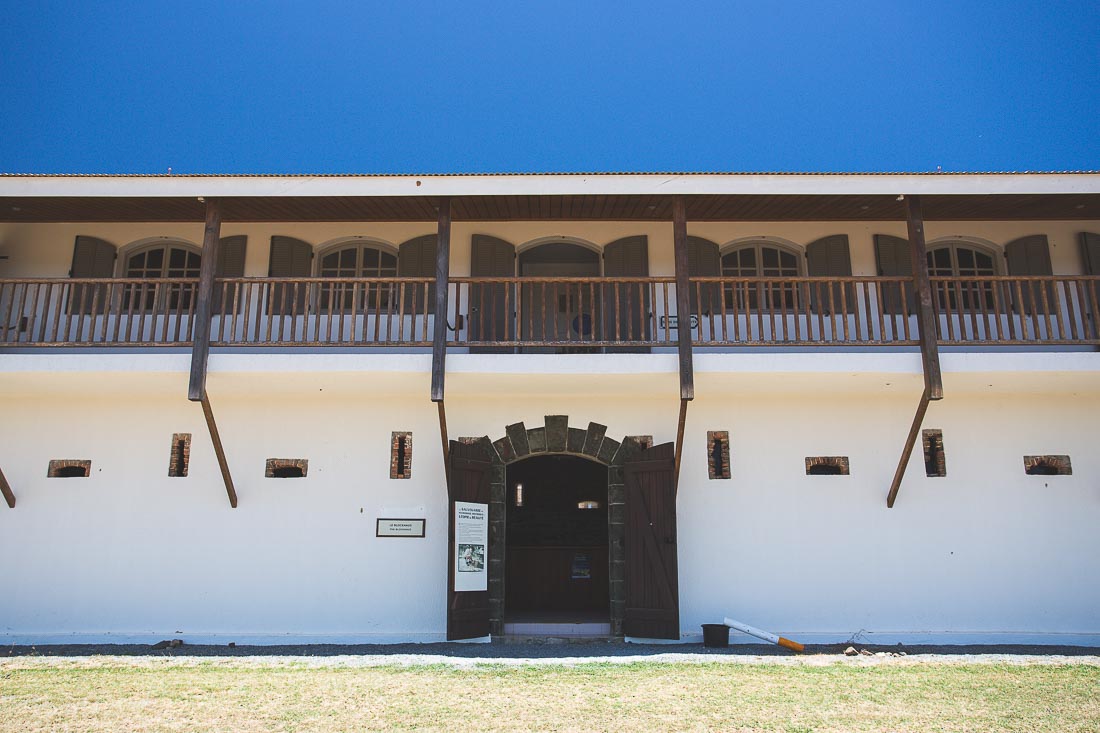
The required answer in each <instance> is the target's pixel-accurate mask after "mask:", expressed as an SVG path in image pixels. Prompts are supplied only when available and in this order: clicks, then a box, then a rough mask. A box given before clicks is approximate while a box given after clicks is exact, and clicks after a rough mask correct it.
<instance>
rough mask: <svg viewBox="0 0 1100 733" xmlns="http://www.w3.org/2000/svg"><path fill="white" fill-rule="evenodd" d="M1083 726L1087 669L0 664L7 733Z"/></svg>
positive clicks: (1094, 707) (0, 722)
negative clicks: (9, 732)
mask: <svg viewBox="0 0 1100 733" xmlns="http://www.w3.org/2000/svg"><path fill="white" fill-rule="evenodd" d="M404 729H415V730H440V731H449V732H456V733H457V732H464V731H519V730H540V731H542V730H545V731H575V730H576V731H579V730H612V729H614V730H622V731H646V732H647V733H653V732H654V731H663V730H724V731H735V730H765V731H974V730H981V731H989V730H1004V731H1059V733H1062V732H1065V731H1096V730H1098V729H1100V666H1097V665H1095V664H1080V663H1067V664H1044V665H1015V664H1012V665H1009V664H980V665H966V664H936V663H928V664H905V665H890V664H882V665H875V666H854V665H850V664H843V663H839V664H829V665H782V666H781V665H775V664H752V665H749V664H744V665H742V664H728V663H725V664H651V663H639V664H626V665H624V664H580V665H577V666H538V667H536V666H524V667H503V666H481V667H477V668H473V669H458V668H454V667H444V666H437V667H392V666H391V667H358V668H357V667H321V668H318V667H313V666H308V667H307V666H304V665H286V664H270V665H265V664H256V663H249V664H244V663H234V662H233V661H224V660H221V661H217V662H203V663H187V664H183V663H175V662H171V661H166V662H165V663H164V664H157V665H134V664H130V663H127V662H126V661H125V660H118V659H114V660H112V659H105V660H93V661H91V662H82V661H78V660H48V662H47V660H34V659H22V660H20V659H13V660H7V661H4V662H2V663H0V732H3V733H7V732H8V731H20V732H23V731H92V732H98V731H112V732H114V731H123V730H125V731H240V732H247V731H344V730H347V731H351V730H355V731H359V730H404Z"/></svg>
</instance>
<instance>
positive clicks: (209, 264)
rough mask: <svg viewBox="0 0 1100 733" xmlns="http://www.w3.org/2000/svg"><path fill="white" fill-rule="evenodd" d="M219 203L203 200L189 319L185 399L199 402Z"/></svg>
mask: <svg viewBox="0 0 1100 733" xmlns="http://www.w3.org/2000/svg"><path fill="white" fill-rule="evenodd" d="M221 226H222V215H221V207H220V206H218V202H217V200H216V199H207V200H206V231H205V232H204V234H203V237H202V260H201V264H200V265H199V291H198V293H197V295H196V296H195V317H194V319H193V321H192V323H193V325H192V333H193V334H194V335H193V338H192V347H191V381H190V383H189V384H188V387H187V399H189V400H191V401H192V402H199V401H201V400H203V399H205V398H206V363H207V359H208V358H209V356H210V322H211V320H212V319H213V317H214V313H213V303H214V275H215V273H216V272H217V271H218V243H219V241H220V239H221Z"/></svg>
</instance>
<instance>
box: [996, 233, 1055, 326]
mask: <svg viewBox="0 0 1100 733" xmlns="http://www.w3.org/2000/svg"><path fill="white" fill-rule="evenodd" d="M1005 260H1006V261H1007V262H1008V274H1009V275H1016V276H1020V277H1026V276H1028V275H1053V274H1054V269H1053V268H1052V267H1051V264H1050V245H1048V244H1047V238H1046V235H1045V234H1032V235H1030V236H1027V237H1020V238H1019V239H1014V240H1012V241H1011V242H1009V243H1008V244H1006V245H1005ZM1021 291H1022V292H1023V295H1024V302H1023V303H1022V304H1017V305H1016V310H1017V311H1022V312H1024V313H1026V314H1028V315H1031V314H1032V312H1033V311H1034V310H1035V309H1036V308H1038V309H1039V310H1040V311H1042V308H1043V294H1042V291H1041V290H1040V289H1039V287H1037V284H1036V283H1024V284H1022V286H1021ZM1046 292H1047V308H1048V312H1050V313H1053V312H1054V309H1055V306H1054V298H1055V297H1056V296H1055V293H1054V284H1053V283H1048V284H1047V285H1046ZM1011 293H1012V298H1013V299H1015V298H1016V288H1015V286H1013V287H1012V288H1011ZM1021 305H1022V307H1021Z"/></svg>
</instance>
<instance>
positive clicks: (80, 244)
mask: <svg viewBox="0 0 1100 733" xmlns="http://www.w3.org/2000/svg"><path fill="white" fill-rule="evenodd" d="M117 256H118V249H117V248H116V247H115V246H114V245H113V244H111V243H110V242H107V241H105V240H102V239H97V238H96V237H84V236H78V237H77V238H76V243H75V244H74V245H73V263H72V267H71V268H69V277H71V278H92V277H114V274H115V258H116V257H117ZM106 295H107V288H106V286H104V285H73V286H72V290H71V292H70V294H69V312H70V313H73V314H75V315H81V314H86V313H91V312H92V307H93V305H94V306H95V310H96V312H97V313H103V312H104V311H105V310H106V309H105V308H104V306H105V305H106V304H105V303H104V302H103V299H104V298H105V297H106Z"/></svg>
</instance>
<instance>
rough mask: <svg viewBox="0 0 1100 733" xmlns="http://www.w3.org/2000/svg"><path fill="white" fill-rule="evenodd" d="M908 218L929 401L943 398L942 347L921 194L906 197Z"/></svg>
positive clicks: (925, 386) (910, 252) (925, 384)
mask: <svg viewBox="0 0 1100 733" xmlns="http://www.w3.org/2000/svg"><path fill="white" fill-rule="evenodd" d="M905 201H906V204H907V208H906V221H907V222H908V225H909V254H910V256H911V257H912V261H913V279H914V280H913V281H914V284H915V286H916V289H917V334H918V336H919V338H920V355H921V362H922V365H923V368H924V392H925V395H926V396H927V397H928V399H930V400H942V399H943V376H942V374H941V373H940V349H939V340H938V339H937V336H936V313H935V311H934V310H933V309H932V285H931V281H930V280H929V277H928V252H927V249H926V247H925V243H924V213H923V211H922V209H921V200H920V196H907V197H906V199H905Z"/></svg>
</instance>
